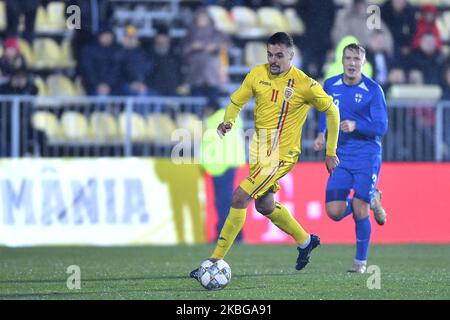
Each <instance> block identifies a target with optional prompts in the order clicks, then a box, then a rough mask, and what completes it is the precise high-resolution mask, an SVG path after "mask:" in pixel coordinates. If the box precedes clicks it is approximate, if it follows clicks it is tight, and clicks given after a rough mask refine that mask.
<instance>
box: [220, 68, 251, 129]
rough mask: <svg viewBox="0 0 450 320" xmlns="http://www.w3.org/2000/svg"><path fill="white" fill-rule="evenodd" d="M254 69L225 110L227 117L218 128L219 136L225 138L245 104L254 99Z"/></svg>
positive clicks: (232, 96) (233, 95)
mask: <svg viewBox="0 0 450 320" xmlns="http://www.w3.org/2000/svg"><path fill="white" fill-rule="evenodd" d="M254 78H255V76H254V69H253V70H252V71H250V72H249V73H248V74H247V76H246V77H245V79H244V81H243V82H242V84H241V86H240V87H239V89H237V90H236V91H235V92H234V93H233V94H232V95H231V98H230V103H229V104H228V106H227V108H226V110H225V116H224V119H223V122H222V123H221V124H219V126H218V127H217V133H218V134H219V136H224V135H225V134H226V133H227V132H228V131H230V130H231V128H232V127H233V125H234V123H235V122H236V118H237V117H238V115H239V112H240V111H241V109H242V108H243V107H244V106H245V104H246V103H247V102H248V101H249V100H250V99H251V98H252V97H253V81H254Z"/></svg>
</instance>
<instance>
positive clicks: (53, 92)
mask: <svg viewBox="0 0 450 320" xmlns="http://www.w3.org/2000/svg"><path fill="white" fill-rule="evenodd" d="M47 88H48V95H49V96H52V97H64V96H68V97H74V96H77V95H78V92H77V89H76V87H75V85H74V84H73V82H72V81H71V80H70V79H69V78H68V77H66V76H64V75H61V74H53V75H50V76H49V77H48V78H47Z"/></svg>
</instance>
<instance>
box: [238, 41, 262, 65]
mask: <svg viewBox="0 0 450 320" xmlns="http://www.w3.org/2000/svg"><path fill="white" fill-rule="evenodd" d="M244 54H245V65H246V66H247V67H254V66H256V65H258V64H262V63H267V47H266V44H265V43H264V42H259V41H249V42H247V43H246V44H245V52H244Z"/></svg>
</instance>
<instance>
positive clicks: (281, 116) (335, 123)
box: [224, 64, 340, 162]
mask: <svg viewBox="0 0 450 320" xmlns="http://www.w3.org/2000/svg"><path fill="white" fill-rule="evenodd" d="M252 97H254V98H255V107H254V119H255V129H256V139H257V140H258V142H257V144H260V141H264V140H266V146H265V148H266V150H267V155H268V156H269V155H270V154H271V153H273V152H275V151H276V152H277V156H278V158H279V159H280V160H284V161H289V162H296V161H297V159H298V156H299V155H300V152H301V146H300V141H301V135H302V128H303V125H304V123H305V120H306V116H307V114H308V111H309V109H310V105H312V106H314V107H315V108H316V109H317V110H319V111H321V112H325V113H326V115H327V128H328V138H327V146H326V154H327V155H328V156H335V155H336V147H337V140H338V135H339V121H340V120H339V110H338V109H337V107H336V106H335V105H334V104H333V99H332V98H331V97H330V96H328V95H327V94H326V93H325V91H324V90H323V88H322V86H321V85H320V84H319V83H318V82H317V81H315V80H314V79H312V78H310V77H308V76H307V75H306V74H305V73H304V72H303V71H301V70H299V69H298V68H296V67H294V66H291V67H290V69H289V70H288V71H286V72H284V73H282V74H279V75H272V74H271V73H270V70H269V65H268V64H263V65H258V66H256V67H254V68H253V69H252V70H251V71H250V72H249V73H248V74H247V76H246V77H245V79H244V81H243V83H242V85H241V86H240V87H239V89H237V90H236V91H235V92H234V93H233V94H232V95H231V99H230V100H231V102H230V103H229V104H228V106H227V108H226V112H225V116H224V122H225V123H230V124H231V125H233V124H234V122H235V120H236V118H237V116H238V114H239V112H240V110H241V109H242V108H243V107H244V106H245V104H246V103H247V102H248V101H249V100H250V99H251V98H252ZM263 133H264V134H263ZM263 135H264V136H263ZM258 150H261V149H260V147H258Z"/></svg>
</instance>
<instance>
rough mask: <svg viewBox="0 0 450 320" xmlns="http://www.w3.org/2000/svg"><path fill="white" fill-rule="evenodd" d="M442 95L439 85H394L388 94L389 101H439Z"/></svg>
mask: <svg viewBox="0 0 450 320" xmlns="http://www.w3.org/2000/svg"><path fill="white" fill-rule="evenodd" d="M441 95H442V89H441V87H439V86H438V85H419V86H418V85H394V86H392V87H391V88H390V89H389V92H388V94H387V96H388V98H389V99H420V100H437V99H439V98H440V97H441Z"/></svg>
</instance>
